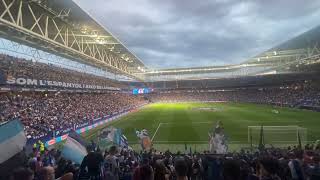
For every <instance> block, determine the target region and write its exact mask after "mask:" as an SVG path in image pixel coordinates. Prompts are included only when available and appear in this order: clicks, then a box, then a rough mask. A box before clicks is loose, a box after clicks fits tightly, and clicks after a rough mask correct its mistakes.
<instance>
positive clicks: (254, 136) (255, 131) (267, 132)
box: [248, 126, 307, 146]
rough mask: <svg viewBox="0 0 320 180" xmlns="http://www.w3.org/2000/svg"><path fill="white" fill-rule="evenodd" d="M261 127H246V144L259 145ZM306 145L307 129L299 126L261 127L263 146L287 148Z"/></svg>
mask: <svg viewBox="0 0 320 180" xmlns="http://www.w3.org/2000/svg"><path fill="white" fill-rule="evenodd" d="M260 134H261V126H248V143H250V144H252V145H254V146H256V145H259V143H260ZM299 139H300V140H301V144H302V145H305V144H306V143H307V128H302V127H299V126H263V141H264V144H265V145H275V146H279V145H282V146H287V145H298V144H299Z"/></svg>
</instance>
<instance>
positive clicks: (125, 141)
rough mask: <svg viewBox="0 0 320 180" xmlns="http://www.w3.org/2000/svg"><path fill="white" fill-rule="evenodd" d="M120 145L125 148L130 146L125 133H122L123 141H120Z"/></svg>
mask: <svg viewBox="0 0 320 180" xmlns="http://www.w3.org/2000/svg"><path fill="white" fill-rule="evenodd" d="M120 146H121V147H124V148H128V139H127V137H126V136H125V135H123V134H122V136H121V141H120Z"/></svg>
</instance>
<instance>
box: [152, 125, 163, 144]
mask: <svg viewBox="0 0 320 180" xmlns="http://www.w3.org/2000/svg"><path fill="white" fill-rule="evenodd" d="M161 124H162V123H159V125H158V127H157V129H156V132H154V134H153V136H152V138H151V141H153V139H154V137H156V134H157V132H158V130H159V128H160V126H161Z"/></svg>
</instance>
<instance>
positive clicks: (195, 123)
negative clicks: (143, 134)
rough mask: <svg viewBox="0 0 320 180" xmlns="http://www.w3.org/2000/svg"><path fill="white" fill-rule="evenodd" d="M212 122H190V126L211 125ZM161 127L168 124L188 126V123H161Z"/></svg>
mask: <svg viewBox="0 0 320 180" xmlns="http://www.w3.org/2000/svg"><path fill="white" fill-rule="evenodd" d="M211 123H213V122H210V121H204V122H191V123H190V124H211ZM161 124H163V125H168V124H178V125H179V124H183V125H186V124H189V123H161Z"/></svg>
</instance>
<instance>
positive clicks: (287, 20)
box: [76, 0, 320, 68]
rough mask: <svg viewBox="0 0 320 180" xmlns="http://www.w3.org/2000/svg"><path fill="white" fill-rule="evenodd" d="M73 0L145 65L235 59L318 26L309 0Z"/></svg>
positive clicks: (316, 7)
mask: <svg viewBox="0 0 320 180" xmlns="http://www.w3.org/2000/svg"><path fill="white" fill-rule="evenodd" d="M76 2H77V3H78V4H79V5H80V6H81V7H82V8H83V9H85V10H86V11H88V12H89V13H90V14H91V15H92V16H94V17H95V18H96V19H97V20H98V21H99V22H100V23H101V24H103V25H104V26H105V27H107V28H108V30H110V31H111V32H112V33H113V34H114V35H115V36H116V37H117V38H118V39H120V40H121V41H122V42H123V43H124V44H125V45H126V46H127V47H128V48H129V49H130V50H131V51H132V52H133V53H135V54H136V55H137V56H138V57H139V58H140V59H141V60H142V61H143V62H144V63H145V64H146V65H147V66H148V67H150V68H174V67H189V66H209V65H210V66H212V65H225V64H234V63H240V62H242V61H245V60H247V59H248V58H250V57H253V56H255V55H257V54H259V53H261V52H263V51H265V50H267V49H270V48H272V47H273V46H276V45H278V44H280V43H282V42H284V41H286V40H288V39H291V38H292V37H294V36H296V35H298V34H300V33H302V32H305V31H307V30H308V29H311V28H312V27H314V26H316V25H318V24H316V23H317V22H318V18H319V17H320V1H314V0H304V1H301V0H281V1H278V0H268V1H264V0H201V1H194V0H174V1H173V0H152V1H149V0H135V1H130V0H108V1H106V0H95V1H88V0H76ZM92 2H95V3H92Z"/></svg>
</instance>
